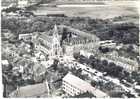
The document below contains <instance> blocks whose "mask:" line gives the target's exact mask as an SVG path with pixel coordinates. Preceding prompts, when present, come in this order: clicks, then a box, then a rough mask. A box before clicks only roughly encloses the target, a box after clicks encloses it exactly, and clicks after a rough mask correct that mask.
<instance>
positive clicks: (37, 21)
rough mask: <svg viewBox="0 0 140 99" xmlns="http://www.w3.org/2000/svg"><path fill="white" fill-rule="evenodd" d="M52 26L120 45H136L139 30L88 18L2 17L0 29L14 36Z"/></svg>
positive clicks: (131, 26)
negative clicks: (29, 18)
mask: <svg viewBox="0 0 140 99" xmlns="http://www.w3.org/2000/svg"><path fill="white" fill-rule="evenodd" d="M54 24H57V25H59V24H64V25H68V26H71V27H74V28H77V29H80V30H82V31H86V32H89V33H92V34H96V35H97V36H98V37H99V38H100V39H101V40H109V39H111V40H114V41H116V42H121V43H125V44H127V43H132V44H138V41H139V39H138V37H139V36H138V34H139V28H138V26H137V25H136V24H133V23H122V24H113V23H112V22H111V21H109V20H108V19H106V20H101V19H91V18H89V17H86V18H81V17H51V18H50V17H47V16H42V17H39V16H37V17H34V18H32V19H31V21H28V22H27V21H26V20H20V19H16V18H6V17H2V29H9V30H11V31H12V32H13V33H15V34H20V33H29V32H30V33H32V32H44V31H49V30H51V29H52V28H53V27H54Z"/></svg>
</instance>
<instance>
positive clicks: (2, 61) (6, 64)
mask: <svg viewBox="0 0 140 99" xmlns="http://www.w3.org/2000/svg"><path fill="white" fill-rule="evenodd" d="M1 64H2V65H4V66H8V65H9V62H8V60H1Z"/></svg>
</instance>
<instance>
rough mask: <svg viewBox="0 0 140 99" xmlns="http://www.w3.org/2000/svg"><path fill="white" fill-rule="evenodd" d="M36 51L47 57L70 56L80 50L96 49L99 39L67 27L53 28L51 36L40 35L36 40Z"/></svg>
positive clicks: (46, 34)
mask: <svg viewBox="0 0 140 99" xmlns="http://www.w3.org/2000/svg"><path fill="white" fill-rule="evenodd" d="M36 39H37V40H38V42H39V43H36V44H35V46H36V49H38V50H40V51H42V52H44V53H46V54H48V55H49V56H62V55H64V54H66V55H68V56H71V55H73V52H75V51H76V52H80V50H86V51H93V50H95V51H96V50H97V49H98V46H99V44H98V42H99V38H98V37H96V36H95V35H92V34H90V33H85V32H82V31H79V30H78V29H74V28H71V27H68V26H64V25H59V26H56V25H55V26H54V30H53V34H52V35H49V34H48V33H41V34H40V35H39V36H38V37H37V38H36Z"/></svg>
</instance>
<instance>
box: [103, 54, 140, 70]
mask: <svg viewBox="0 0 140 99" xmlns="http://www.w3.org/2000/svg"><path fill="white" fill-rule="evenodd" d="M101 60H107V61H108V62H114V63H115V64H116V65H118V66H121V67H123V68H124V69H125V70H126V71H128V72H132V71H138V69H139V63H138V62H137V61H136V60H132V59H128V58H125V57H122V56H118V55H110V54H107V55H102V57H101Z"/></svg>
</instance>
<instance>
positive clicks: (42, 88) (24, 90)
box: [11, 83, 48, 98]
mask: <svg viewBox="0 0 140 99" xmlns="http://www.w3.org/2000/svg"><path fill="white" fill-rule="evenodd" d="M47 93H48V91H47V87H46V84H45V83H40V84H35V85H28V86H25V87H20V88H19V89H18V90H16V91H15V92H13V94H11V97H21V98H26V97H36V96H40V95H43V94H47Z"/></svg>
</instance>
